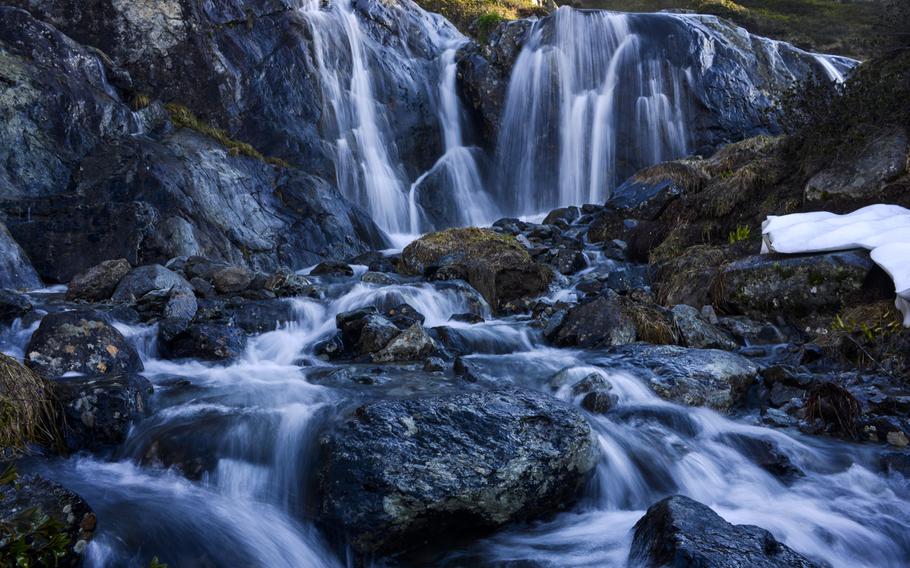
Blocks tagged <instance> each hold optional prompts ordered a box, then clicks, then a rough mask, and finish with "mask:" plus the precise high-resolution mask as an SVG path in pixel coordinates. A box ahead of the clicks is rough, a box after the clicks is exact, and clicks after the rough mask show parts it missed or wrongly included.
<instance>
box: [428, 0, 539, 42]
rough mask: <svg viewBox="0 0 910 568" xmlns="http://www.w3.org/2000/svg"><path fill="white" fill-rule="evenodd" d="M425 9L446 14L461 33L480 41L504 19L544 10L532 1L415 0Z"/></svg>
mask: <svg viewBox="0 0 910 568" xmlns="http://www.w3.org/2000/svg"><path fill="white" fill-rule="evenodd" d="M417 3H418V4H419V5H420V7H422V8H423V9H425V10H428V11H430V12H437V13H439V14H442V15H443V16H445V17H446V19H448V20H449V21H450V22H452V23H453V24H455V27H457V28H458V29H460V30H461V31H462V32H464V33H468V34H471V33H473V34H474V35H475V37H477V38H478V39H479V40H481V41H486V39H487V36H488V35H489V33H490V32H492V31H493V30H494V29H495V28H496V26H497V25H499V23H500V22H501V21H503V20H514V19H515V18H525V17H528V16H533V15H541V14H543V13H545V12H546V11H545V10H543V9H541V8H540V6H538V5H537V4H535V3H534V1H533V0H417Z"/></svg>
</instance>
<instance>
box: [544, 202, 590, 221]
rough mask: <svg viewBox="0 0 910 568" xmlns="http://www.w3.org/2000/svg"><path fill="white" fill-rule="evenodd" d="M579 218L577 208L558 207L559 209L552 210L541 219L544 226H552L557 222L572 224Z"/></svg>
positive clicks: (579, 212)
mask: <svg viewBox="0 0 910 568" xmlns="http://www.w3.org/2000/svg"><path fill="white" fill-rule="evenodd" d="M579 217H581V211H580V210H579V209H578V207H574V206H572V207H560V208H559V209H554V210H552V211H550V212H549V213H548V214H547V216H546V217H544V219H543V224H544V225H552V224H553V223H555V222H556V221H557V220H562V221H565V222H566V223H573V222H575V221H577V220H578V218H579Z"/></svg>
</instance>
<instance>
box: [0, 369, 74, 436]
mask: <svg viewBox="0 0 910 568" xmlns="http://www.w3.org/2000/svg"><path fill="white" fill-rule="evenodd" d="M58 424H59V421H58V408H57V402H56V399H55V398H54V396H53V394H52V393H51V391H50V387H49V385H48V384H47V382H46V381H45V380H44V379H43V378H42V377H40V376H39V375H38V374H37V373H35V372H33V371H32V370H31V369H28V368H26V367H24V366H23V365H20V364H19V362H18V361H16V360H15V359H13V358H11V357H7V356H6V355H3V354H0V449H2V450H5V451H10V450H12V451H14V452H21V451H27V450H28V447H29V445H31V444H43V445H49V446H55V447H56V446H59V445H60V440H61V436H60V429H59V426H58Z"/></svg>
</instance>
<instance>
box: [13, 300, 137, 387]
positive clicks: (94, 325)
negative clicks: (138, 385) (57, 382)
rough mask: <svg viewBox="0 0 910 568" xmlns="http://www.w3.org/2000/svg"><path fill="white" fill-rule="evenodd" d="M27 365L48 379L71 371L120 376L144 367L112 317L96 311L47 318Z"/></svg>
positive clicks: (29, 351)
mask: <svg viewBox="0 0 910 568" xmlns="http://www.w3.org/2000/svg"><path fill="white" fill-rule="evenodd" d="M25 364H26V365H28V366H29V367H30V368H32V369H34V370H36V371H37V372H38V373H40V374H42V375H43V376H45V377H47V378H55V377H59V376H61V375H63V374H64V373H68V372H76V373H82V374H85V375H119V374H122V373H133V372H137V371H141V370H142V368H143V367H142V361H141V360H140V359H139V354H138V353H136V350H135V349H133V346H132V345H130V343H129V342H128V341H127V340H126V339H125V338H124V337H123V335H122V334H121V333H120V332H119V331H117V330H116V329H115V328H114V327H113V325H111V320H110V318H109V317H108V316H107V315H105V314H103V313H101V312H98V311H95V310H75V311H71V312H60V313H55V314H48V315H46V316H44V319H42V320H41V325H39V326H38V329H37V330H36V331H35V333H34V334H32V337H31V339H30V340H29V342H28V345H27V346H26V348H25Z"/></svg>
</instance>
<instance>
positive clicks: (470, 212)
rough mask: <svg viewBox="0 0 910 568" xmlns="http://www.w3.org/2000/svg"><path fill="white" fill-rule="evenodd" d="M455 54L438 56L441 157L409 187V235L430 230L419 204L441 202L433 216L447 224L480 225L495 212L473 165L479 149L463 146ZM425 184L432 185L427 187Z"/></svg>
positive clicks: (454, 51) (449, 51)
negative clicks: (429, 193)
mask: <svg viewBox="0 0 910 568" xmlns="http://www.w3.org/2000/svg"><path fill="white" fill-rule="evenodd" d="M456 52H457V47H450V48H448V49H446V50H445V51H443V52H442V55H441V56H440V67H441V71H440V81H439V126H440V129H441V130H442V133H443V139H444V142H445V153H444V154H443V155H442V156H441V157H440V158H439V160H438V161H437V162H436V163H435V164H434V165H433V167H432V168H430V169H429V170H427V171H426V172H425V173H423V174H422V175H421V176H420V177H419V178H417V180H416V181H415V182H414V183H413V184H412V185H411V190H410V192H409V198H408V204H409V207H410V219H411V233H413V234H419V233H420V232H422V230H425V229H427V228H431V227H432V222H429V221H427V220H426V219H425V218H423V219H422V218H421V206H420V205H419V202H421V201H422V202H431V203H432V201H440V200H444V201H445V202H446V203H445V204H444V205H443V210H442V211H439V212H438V215H437V216H438V217H442V218H443V219H445V220H446V221H448V222H449V224H454V225H462V226H465V225H474V226H477V225H483V224H486V223H489V222H490V221H492V220H493V219H494V218H495V216H496V208H495V207H494V205H493V203H492V201H491V200H490V199H489V196H488V195H487V193H486V190H485V189H484V182H483V178H482V176H481V172H480V169H479V167H478V163H477V162H478V157H477V155H478V154H480V149H479V148H472V147H468V146H465V144H464V136H463V134H462V122H463V120H464V117H463V111H462V107H461V101H460V100H459V99H458V93H457V90H456V70H457V62H456V61H455V55H456ZM436 178H441V180H439V181H437V179H436ZM428 180H433V181H434V182H436V183H427V181H428ZM422 192H432V193H433V195H419V194H420V193H422Z"/></svg>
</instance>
